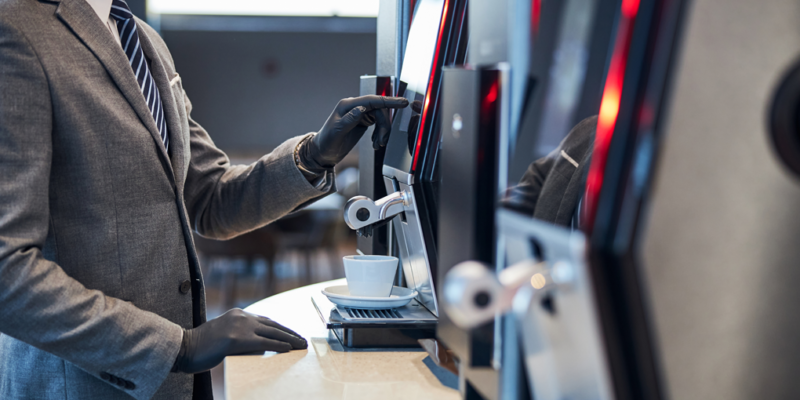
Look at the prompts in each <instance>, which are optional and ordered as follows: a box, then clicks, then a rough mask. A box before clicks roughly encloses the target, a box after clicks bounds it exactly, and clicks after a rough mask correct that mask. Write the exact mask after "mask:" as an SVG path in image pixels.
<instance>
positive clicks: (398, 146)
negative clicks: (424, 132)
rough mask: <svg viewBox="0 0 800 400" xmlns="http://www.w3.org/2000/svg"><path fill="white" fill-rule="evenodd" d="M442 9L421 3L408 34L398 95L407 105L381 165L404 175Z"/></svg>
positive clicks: (439, 1)
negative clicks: (397, 170)
mask: <svg viewBox="0 0 800 400" xmlns="http://www.w3.org/2000/svg"><path fill="white" fill-rule="evenodd" d="M443 6H444V0H422V1H421V2H420V3H419V6H418V8H417V11H416V13H415V14H414V20H413V22H412V23H411V30H410V31H409V33H408V44H407V45H406V53H405V58H403V69H402V71H401V72H400V83H399V85H398V95H399V96H402V97H405V98H406V99H408V101H409V105H408V107H406V108H404V109H400V110H398V111H397V112H396V114H395V116H394V121H393V123H392V133H391V135H390V136H389V144H388V145H387V146H386V156H385V158H384V164H386V165H388V166H390V167H393V168H396V169H399V170H401V171H404V172H411V170H412V168H413V158H414V150H415V149H416V145H417V136H418V135H419V134H420V126H419V124H420V116H421V113H422V112H423V109H424V107H425V101H426V99H425V95H426V92H427V90H428V83H429V80H430V77H431V68H432V65H433V58H434V53H435V52H436V44H437V42H438V38H439V24H440V22H441V18H442V7H443Z"/></svg>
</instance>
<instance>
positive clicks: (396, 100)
mask: <svg viewBox="0 0 800 400" xmlns="http://www.w3.org/2000/svg"><path fill="white" fill-rule="evenodd" d="M351 106H352V107H353V108H355V107H358V106H362V107H364V108H366V109H367V111H372V110H379V109H382V108H404V107H407V106H408V100H406V99H404V98H402V97H387V96H376V95H373V94H370V95H366V96H361V97H356V98H354V99H353V100H352V103H351Z"/></svg>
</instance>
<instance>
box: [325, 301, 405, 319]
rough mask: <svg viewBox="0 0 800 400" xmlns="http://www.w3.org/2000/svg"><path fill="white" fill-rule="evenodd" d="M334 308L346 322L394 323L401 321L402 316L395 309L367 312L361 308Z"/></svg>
mask: <svg viewBox="0 0 800 400" xmlns="http://www.w3.org/2000/svg"><path fill="white" fill-rule="evenodd" d="M335 307H336V310H337V311H339V315H341V316H342V318H344V319H346V320H370V321H396V320H399V319H403V315H402V314H400V311H398V310H397V309H396V308H391V309H387V310H367V309H363V308H350V307H341V306H338V305H337V306H335Z"/></svg>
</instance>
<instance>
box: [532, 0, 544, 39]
mask: <svg viewBox="0 0 800 400" xmlns="http://www.w3.org/2000/svg"><path fill="white" fill-rule="evenodd" d="M541 15H542V0H533V1H532V2H531V30H532V31H533V33H538V32H539V17H540V16H541Z"/></svg>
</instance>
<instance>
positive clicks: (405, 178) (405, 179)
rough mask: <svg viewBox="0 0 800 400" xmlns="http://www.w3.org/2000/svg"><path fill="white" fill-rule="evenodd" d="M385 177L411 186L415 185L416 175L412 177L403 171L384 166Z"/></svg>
mask: <svg viewBox="0 0 800 400" xmlns="http://www.w3.org/2000/svg"><path fill="white" fill-rule="evenodd" d="M383 176H385V177H387V178H394V179H397V181H398V182H401V183H405V184H406V185H409V186H411V185H413V184H414V175H411V174H409V173H408V172H404V171H401V170H399V169H397V168H394V167H390V166H388V165H384V166H383ZM391 191H394V189H392V190H391Z"/></svg>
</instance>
